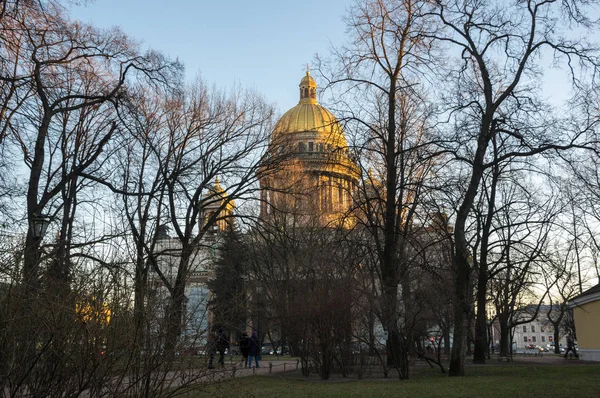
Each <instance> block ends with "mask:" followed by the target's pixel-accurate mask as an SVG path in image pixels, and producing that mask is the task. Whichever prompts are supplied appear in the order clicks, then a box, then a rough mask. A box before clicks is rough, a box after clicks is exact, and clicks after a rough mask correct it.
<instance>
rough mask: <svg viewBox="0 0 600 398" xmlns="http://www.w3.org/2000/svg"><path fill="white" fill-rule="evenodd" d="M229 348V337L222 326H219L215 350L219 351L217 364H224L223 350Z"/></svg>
mask: <svg viewBox="0 0 600 398" xmlns="http://www.w3.org/2000/svg"><path fill="white" fill-rule="evenodd" d="M228 348H229V339H228V338H227V334H226V333H225V332H224V331H223V329H222V328H219V333H218V334H217V351H218V352H219V364H220V365H221V366H225V350H227V349H228Z"/></svg>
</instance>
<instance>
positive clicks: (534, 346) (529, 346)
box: [525, 343, 537, 350]
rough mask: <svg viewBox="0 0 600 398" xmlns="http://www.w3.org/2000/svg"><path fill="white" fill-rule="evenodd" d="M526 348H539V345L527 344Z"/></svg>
mask: <svg viewBox="0 0 600 398" xmlns="http://www.w3.org/2000/svg"><path fill="white" fill-rule="evenodd" d="M525 348H527V349H528V350H535V349H536V348H537V346H536V345H535V344H533V343H530V344H527V345H526V346H525Z"/></svg>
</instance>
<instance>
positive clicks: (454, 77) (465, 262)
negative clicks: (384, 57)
mask: <svg viewBox="0 0 600 398" xmlns="http://www.w3.org/2000/svg"><path fill="white" fill-rule="evenodd" d="M587 4H589V2H577V1H569V2H557V1H533V0H528V1H524V2H518V3H514V4H511V5H507V4H506V3H505V2H500V1H466V2H462V1H443V0H439V1H436V2H435V5H436V7H435V11H434V13H433V15H434V16H435V18H436V19H437V20H438V21H439V23H440V24H442V26H443V30H442V33H441V34H436V35H434V37H435V38H436V39H437V40H440V41H441V42H442V43H446V44H447V45H448V46H449V47H450V48H452V49H453V50H456V51H457V52H456V54H457V55H458V54H460V62H459V63H458V65H457V68H456V69H455V70H453V71H451V73H450V75H449V76H448V81H451V82H452V83H453V84H454V89H453V90H454V93H456V96H455V97H454V98H450V97H448V98H447V99H448V100H449V101H452V102H454V103H455V107H454V108H453V109H454V111H455V113H453V118H452V119H453V120H454V121H455V126H456V127H457V129H458V131H457V135H456V137H455V138H453V139H452V140H453V141H454V142H455V143H456V144H457V146H456V148H455V153H456V156H457V158H458V159H461V160H464V162H465V163H466V164H467V165H468V175H469V181H468V184H467V185H466V186H465V189H464V194H463V197H462V200H461V202H460V205H459V207H458V212H457V216H456V220H455V227H454V235H455V243H456V256H455V268H456V272H457V277H456V284H455V287H456V304H457V306H456V312H455V320H454V325H455V326H454V327H455V331H454V345H453V351H452V360H451V365H450V375H451V376H461V375H464V361H465V353H466V335H467V331H468V327H469V326H468V319H469V311H470V292H471V287H470V280H471V278H470V273H471V264H470V256H471V254H470V252H469V249H468V243H467V236H466V224H467V221H468V219H469V214H470V212H471V210H472V207H473V204H474V203H475V199H476V197H477V194H478V192H479V190H480V185H481V181H482V178H483V174H484V171H485V170H486V169H487V168H489V167H491V166H492V165H493V163H494V162H499V161H506V160H510V159H514V158H518V157H526V156H533V155H536V154H539V153H543V152H547V151H550V150H560V149H566V148H570V147H573V146H577V145H580V144H583V142H584V141H585V140H586V138H587V137H586V134H587V133H588V132H589V130H588V128H589V127H590V125H589V124H587V125H584V126H579V128H578V129H577V130H576V131H573V133H572V134H570V135H568V136H565V134H563V133H561V134H556V135H552V134H550V132H551V129H548V128H543V129H540V128H539V125H538V124H536V123H533V122H532V121H533V120H536V119H537V118H539V116H540V115H541V114H543V111H544V110H546V109H548V107H544V106H541V107H539V106H537V107H533V108H530V107H527V106H526V107H525V109H524V111H523V112H522V113H521V115H522V117H520V118H519V123H518V124H516V123H509V124H508V125H507V124H506V123H505V122H506V119H505V117H506V115H507V114H508V113H509V111H510V108H511V107H512V108H514V109H520V108H521V107H523V106H524V105H525V104H527V103H529V104H536V103H538V102H539V101H537V100H536V99H535V96H534V95H532V94H531V93H532V89H533V88H534V87H537V85H536V84H535V82H536V81H539V77H540V74H541V72H540V70H539V68H538V67H537V66H538V64H537V59H539V57H538V55H539V54H540V53H541V51H544V50H546V49H547V50H548V51H551V52H553V54H554V56H555V57H556V59H557V60H558V59H564V60H565V61H566V62H567V66H568V67H569V68H570V71H571V72H572V76H573V82H574V83H575V84H576V85H580V86H581V85H583V84H584V81H583V80H581V79H579V77H580V76H581V75H580V74H578V70H576V68H575V66H574V64H573V62H575V61H579V62H580V65H582V66H583V67H590V69H588V71H589V72H590V73H591V74H595V73H596V67H597V65H598V59H597V53H596V52H595V50H594V48H593V47H589V46H587V45H585V43H584V42H582V41H581V40H577V39H570V38H569V36H568V35H565V34H563V32H560V31H559V29H558V27H559V26H560V24H562V23H564V24H566V25H571V26H579V27H581V28H590V27H592V25H590V21H589V20H588V19H586V18H585V17H584V16H585V12H582V11H583V8H585V6H586V5H587ZM513 120H514V119H513ZM463 133H464V134H463ZM495 137H496V138H499V137H503V138H502V139H505V140H508V141H511V142H512V145H511V147H510V150H507V152H506V153H503V154H502V155H501V156H499V157H498V158H496V160H492V159H490V158H489V149H490V145H491V142H492V140H493V139H494V138H495ZM463 143H464V144H463ZM483 354H484V353H483V352H481V351H479V352H478V354H477V357H476V360H478V361H481V360H483V357H482V356H483Z"/></svg>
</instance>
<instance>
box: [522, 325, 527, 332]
mask: <svg viewBox="0 0 600 398" xmlns="http://www.w3.org/2000/svg"><path fill="white" fill-rule="evenodd" d="M523 333H527V326H525V325H523Z"/></svg>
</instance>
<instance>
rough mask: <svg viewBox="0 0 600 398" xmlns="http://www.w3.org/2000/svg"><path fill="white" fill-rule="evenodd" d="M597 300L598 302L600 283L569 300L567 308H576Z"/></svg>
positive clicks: (599, 298)
mask: <svg viewBox="0 0 600 398" xmlns="http://www.w3.org/2000/svg"><path fill="white" fill-rule="evenodd" d="M598 300H600V283H599V284H597V285H596V286H594V287H592V288H590V289H588V290H586V291H585V292H583V293H581V294H580V295H579V296H577V297H575V298H573V299H571V301H569V307H576V306H579V305H583V304H587V303H591V302H593V301H598Z"/></svg>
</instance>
